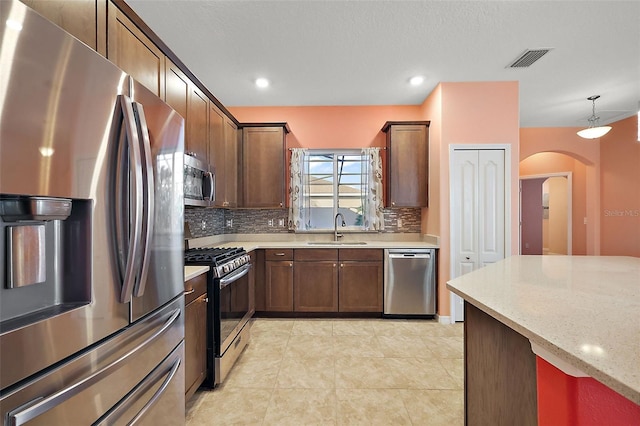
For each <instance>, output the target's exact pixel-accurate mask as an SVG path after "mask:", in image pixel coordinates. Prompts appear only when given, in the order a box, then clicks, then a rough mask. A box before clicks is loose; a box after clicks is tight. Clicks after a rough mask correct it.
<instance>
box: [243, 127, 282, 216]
mask: <svg viewBox="0 0 640 426" xmlns="http://www.w3.org/2000/svg"><path fill="white" fill-rule="evenodd" d="M241 127H242V206H243V207H261V208H280V207H284V206H285V205H286V202H285V158H286V140H285V138H286V134H287V133H288V127H287V126H286V123H279V124H273V125H264V126H262V125H261V126H255V127H254V126H252V125H248V124H242V125H241Z"/></svg>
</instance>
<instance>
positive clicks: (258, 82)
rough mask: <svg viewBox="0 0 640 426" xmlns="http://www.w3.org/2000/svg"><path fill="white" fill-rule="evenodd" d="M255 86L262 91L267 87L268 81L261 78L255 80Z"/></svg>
mask: <svg viewBox="0 0 640 426" xmlns="http://www.w3.org/2000/svg"><path fill="white" fill-rule="evenodd" d="M256 86H258V87H259V88H261V89H264V88H265V87H268V86H269V80H267V79H266V78H262V77H260V78H256Z"/></svg>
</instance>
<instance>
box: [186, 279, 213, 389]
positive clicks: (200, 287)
mask: <svg viewBox="0 0 640 426" xmlns="http://www.w3.org/2000/svg"><path fill="white" fill-rule="evenodd" d="M206 291H207V274H202V275H199V276H197V277H195V278H193V279H191V280H189V281H187V283H186V284H185V309H184V355H185V356H184V366H185V370H184V371H185V375H184V379H185V380H184V392H185V401H188V400H189V398H190V397H191V396H192V395H193V394H194V393H195V391H196V390H197V389H198V388H199V387H200V385H201V384H202V382H203V381H204V379H205V377H206V376H207V302H208V299H207V293H206Z"/></svg>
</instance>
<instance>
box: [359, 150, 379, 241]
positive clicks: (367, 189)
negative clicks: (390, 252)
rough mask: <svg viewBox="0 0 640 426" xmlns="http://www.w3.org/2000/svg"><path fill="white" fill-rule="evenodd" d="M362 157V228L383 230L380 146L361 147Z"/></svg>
mask: <svg viewBox="0 0 640 426" xmlns="http://www.w3.org/2000/svg"><path fill="white" fill-rule="evenodd" d="M362 156H363V157H364V159H363V160H365V161H364V167H363V174H364V176H363V182H364V183H365V185H364V194H363V195H364V200H363V207H364V208H363V210H364V228H365V229H366V230H374V231H382V230H384V214H383V210H382V209H383V200H382V159H381V158H380V148H363V149H362Z"/></svg>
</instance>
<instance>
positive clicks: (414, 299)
mask: <svg viewBox="0 0 640 426" xmlns="http://www.w3.org/2000/svg"><path fill="white" fill-rule="evenodd" d="M435 314H436V250H435V249H387V250H385V251H384V315H385V316H433V315H435Z"/></svg>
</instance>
